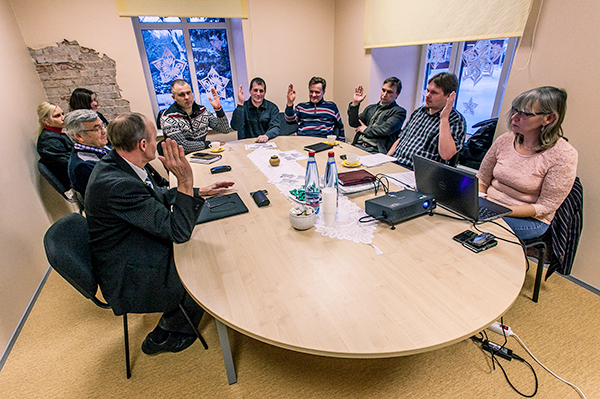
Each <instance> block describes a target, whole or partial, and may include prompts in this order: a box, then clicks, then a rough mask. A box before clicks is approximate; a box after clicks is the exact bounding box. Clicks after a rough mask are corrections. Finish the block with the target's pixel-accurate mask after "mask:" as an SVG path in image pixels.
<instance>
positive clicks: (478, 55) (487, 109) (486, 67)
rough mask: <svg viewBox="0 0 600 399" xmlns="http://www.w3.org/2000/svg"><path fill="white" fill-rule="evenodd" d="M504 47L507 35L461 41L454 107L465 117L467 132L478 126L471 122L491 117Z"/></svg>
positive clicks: (472, 131) (504, 51) (505, 47)
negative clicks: (457, 89)
mask: <svg viewBox="0 0 600 399" xmlns="http://www.w3.org/2000/svg"><path fill="white" fill-rule="evenodd" d="M507 47H508V39H497V40H479V41H468V42H465V43H464V48H463V53H462V57H461V58H462V60H461V66H460V73H458V74H457V75H458V76H459V78H460V82H459V87H460V90H459V92H458V98H457V99H456V103H455V107H456V109H457V110H458V111H459V112H460V113H461V114H462V115H463V116H464V117H465V119H466V121H467V134H469V135H470V134H473V133H474V132H475V131H476V130H477V129H476V128H475V129H473V128H472V127H471V126H473V125H474V124H476V123H478V122H481V121H483V120H486V119H490V118H491V117H492V111H493V108H494V101H495V99H496V93H497V91H498V86H499V85H500V75H501V72H502V66H503V65H504V60H505V56H506V49H507Z"/></svg>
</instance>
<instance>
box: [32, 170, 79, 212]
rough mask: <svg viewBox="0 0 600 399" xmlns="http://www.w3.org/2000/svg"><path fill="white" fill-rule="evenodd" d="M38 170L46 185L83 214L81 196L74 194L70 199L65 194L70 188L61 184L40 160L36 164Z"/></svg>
mask: <svg viewBox="0 0 600 399" xmlns="http://www.w3.org/2000/svg"><path fill="white" fill-rule="evenodd" d="M37 167H38V170H39V172H40V174H41V175H42V176H43V177H44V179H46V181H47V182H48V183H50V185H51V186H52V187H53V188H54V189H55V190H56V191H57V192H58V193H59V194H60V195H61V196H62V197H63V198H64V199H66V200H67V201H68V202H71V203H74V204H77V207H78V208H79V213H82V212H83V196H81V195H77V193H75V195H74V196H72V197H70V196H69V195H67V193H68V192H69V191H70V190H71V187H66V186H65V185H64V184H62V183H61V181H60V180H58V178H57V177H56V175H55V174H54V173H52V171H51V170H50V169H49V168H48V167H47V166H46V165H45V164H44V163H43V162H42V160H41V159H40V160H38V163H37Z"/></svg>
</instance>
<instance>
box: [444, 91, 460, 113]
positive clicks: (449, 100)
mask: <svg viewBox="0 0 600 399" xmlns="http://www.w3.org/2000/svg"><path fill="white" fill-rule="evenodd" d="M454 100H456V92H455V91H453V92H452V93H450V94H449V95H448V98H447V99H446V105H445V106H444V108H443V109H442V112H441V113H440V118H449V117H450V111H452V107H453V106H454Z"/></svg>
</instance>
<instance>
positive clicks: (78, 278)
mask: <svg viewBox="0 0 600 399" xmlns="http://www.w3.org/2000/svg"><path fill="white" fill-rule="evenodd" d="M89 238H90V236H89V232H88V226H87V221H86V219H85V218H84V217H83V216H81V215H80V214H78V213H71V214H69V215H67V216H65V217H63V218H61V219H60V220H58V221H57V222H56V223H54V224H53V225H52V226H50V228H49V229H48V231H47V232H46V234H45V235H44V249H45V250H46V257H47V258H48V262H50V266H52V268H53V269H54V270H56V271H57V272H58V274H60V275H61V276H62V277H63V278H64V279H65V280H67V282H69V284H71V285H72V286H73V287H74V288H75V289H76V290H77V291H79V292H80V293H81V295H83V296H84V297H86V298H87V299H90V300H91V301H92V302H94V304H96V305H97V306H99V307H101V308H103V309H110V305H109V304H108V303H105V302H103V301H102V300H100V299H99V298H98V297H97V296H96V293H97V291H98V282H97V281H96V279H95V277H94V274H93V272H92V258H91V254H90V246H89ZM179 308H180V309H181V311H182V312H183V314H184V316H185V318H186V319H187V321H188V323H190V325H191V326H192V329H193V330H194V331H195V332H196V336H197V337H198V339H199V340H200V342H202V345H203V346H204V349H208V345H207V344H206V341H205V340H204V338H203V337H202V335H200V332H199V331H198V329H197V328H196V327H194V325H193V323H192V321H191V319H190V317H189V316H188V314H187V312H186V311H185V310H184V309H183V307H182V306H181V305H179ZM123 336H124V340H125V366H126V371H127V378H131V363H130V359H129V331H128V328H127V313H125V314H123Z"/></svg>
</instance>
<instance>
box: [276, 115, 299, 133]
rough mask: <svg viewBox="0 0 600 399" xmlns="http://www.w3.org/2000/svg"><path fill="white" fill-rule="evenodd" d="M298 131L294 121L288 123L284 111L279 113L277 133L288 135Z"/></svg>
mask: <svg viewBox="0 0 600 399" xmlns="http://www.w3.org/2000/svg"><path fill="white" fill-rule="evenodd" d="M297 131H298V124H297V123H296V122H292V123H288V122H287V121H286V120H285V113H283V112H280V113H279V135H280V136H290V135H292V134H295V133H296V132H297Z"/></svg>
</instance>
